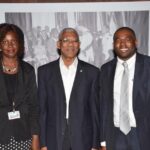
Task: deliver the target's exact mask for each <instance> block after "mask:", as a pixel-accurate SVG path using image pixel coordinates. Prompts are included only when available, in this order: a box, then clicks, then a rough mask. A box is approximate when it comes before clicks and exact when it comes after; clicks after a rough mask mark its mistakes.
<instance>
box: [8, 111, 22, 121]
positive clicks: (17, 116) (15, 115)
mask: <svg viewBox="0 0 150 150" xmlns="http://www.w3.org/2000/svg"><path fill="white" fill-rule="evenodd" d="M8 119H9V120H14V119H20V112H19V111H11V112H8Z"/></svg>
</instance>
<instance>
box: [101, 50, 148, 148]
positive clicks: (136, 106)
mask: <svg viewBox="0 0 150 150" xmlns="http://www.w3.org/2000/svg"><path fill="white" fill-rule="evenodd" d="M116 62H117V59H116V58H115V59H113V60H112V61H110V62H108V63H106V64H104V65H103V66H102V67H101V75H100V104H101V105H100V106H101V109H100V110H101V111H100V112H101V113H100V115H101V117H100V123H101V130H100V131H101V132H100V133H101V141H106V145H107V150H114V148H113V146H114V139H115V134H114V123H113V83H114V75H115V69H116ZM133 112H134V115H135V119H136V125H137V133H138V138H139V142H140V147H141V150H149V149H150V141H149V139H150V57H148V56H144V55H142V54H139V53H137V56H136V63H135V73H134V81H133Z"/></svg>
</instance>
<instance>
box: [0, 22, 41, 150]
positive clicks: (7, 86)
mask: <svg viewBox="0 0 150 150" xmlns="http://www.w3.org/2000/svg"><path fill="white" fill-rule="evenodd" d="M0 49H1V54H0V149H2V150H3V149H4V150H9V149H10V150H13V149H14V150H31V149H32V150H38V149H39V143H38V134H39V125H38V105H37V87H36V80H35V73H34V69H33V67H32V66H31V65H29V64H28V63H26V62H24V61H23V60H22V58H23V53H24V35H23V32H22V30H21V29H20V28H19V27H17V26H16V25H13V24H8V23H4V24H1V25H0Z"/></svg>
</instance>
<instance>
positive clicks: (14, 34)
mask: <svg viewBox="0 0 150 150" xmlns="http://www.w3.org/2000/svg"><path fill="white" fill-rule="evenodd" d="M8 37H13V38H17V34H16V32H13V31H9V32H6V34H5V37H4V38H8Z"/></svg>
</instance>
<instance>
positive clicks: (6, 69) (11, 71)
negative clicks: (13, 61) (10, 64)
mask: <svg viewBox="0 0 150 150" xmlns="http://www.w3.org/2000/svg"><path fill="white" fill-rule="evenodd" d="M16 70H17V67H14V68H7V67H6V66H4V65H3V71H4V72H10V73H13V72H16Z"/></svg>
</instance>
